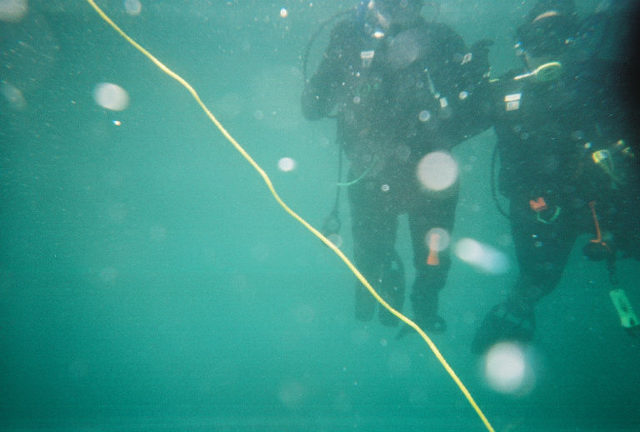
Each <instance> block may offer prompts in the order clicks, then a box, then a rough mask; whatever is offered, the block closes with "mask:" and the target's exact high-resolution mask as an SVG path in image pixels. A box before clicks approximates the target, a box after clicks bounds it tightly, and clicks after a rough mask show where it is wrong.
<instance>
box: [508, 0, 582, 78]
mask: <svg viewBox="0 0 640 432" xmlns="http://www.w3.org/2000/svg"><path fill="white" fill-rule="evenodd" d="M577 26H578V20H577V16H576V13H575V5H574V3H573V0H540V1H539V2H538V3H537V4H536V6H535V7H534V8H533V9H532V10H531V12H529V14H528V15H527V17H526V19H525V22H524V24H522V25H521V26H520V27H518V31H517V43H516V48H517V49H518V54H519V55H522V57H523V59H524V61H525V63H526V65H527V67H528V68H529V69H536V68H538V67H539V66H541V65H543V64H545V63H549V62H560V61H561V60H562V59H563V58H564V57H565V55H566V53H567V51H568V50H569V48H570V46H571V43H572V41H573V37H574V35H575V33H576V31H577Z"/></svg>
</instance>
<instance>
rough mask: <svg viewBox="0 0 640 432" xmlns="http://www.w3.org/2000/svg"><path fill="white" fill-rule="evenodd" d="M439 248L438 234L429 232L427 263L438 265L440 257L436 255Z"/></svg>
mask: <svg viewBox="0 0 640 432" xmlns="http://www.w3.org/2000/svg"><path fill="white" fill-rule="evenodd" d="M439 249H440V234H438V233H431V235H430V236H429V256H428V257H427V265H430V266H437V265H440V258H439V257H438V250H439Z"/></svg>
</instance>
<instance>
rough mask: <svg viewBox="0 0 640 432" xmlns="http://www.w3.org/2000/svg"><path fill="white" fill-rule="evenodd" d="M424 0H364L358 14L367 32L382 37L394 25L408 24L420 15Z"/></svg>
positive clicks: (359, 6)
mask: <svg viewBox="0 0 640 432" xmlns="http://www.w3.org/2000/svg"><path fill="white" fill-rule="evenodd" d="M423 5H424V1H423V0H368V1H367V0H362V1H361V2H360V4H359V5H358V8H357V12H356V15H357V17H358V19H359V20H361V21H362V22H363V24H364V26H365V29H366V30H367V33H369V34H371V35H372V36H373V37H376V38H382V37H384V34H385V32H386V31H387V30H388V29H389V28H390V27H391V26H393V25H401V26H403V25H408V24H411V23H413V22H414V21H416V20H417V19H418V18H419V17H420V10H421V9H422V6H423Z"/></svg>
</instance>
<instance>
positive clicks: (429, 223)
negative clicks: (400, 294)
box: [409, 185, 458, 331]
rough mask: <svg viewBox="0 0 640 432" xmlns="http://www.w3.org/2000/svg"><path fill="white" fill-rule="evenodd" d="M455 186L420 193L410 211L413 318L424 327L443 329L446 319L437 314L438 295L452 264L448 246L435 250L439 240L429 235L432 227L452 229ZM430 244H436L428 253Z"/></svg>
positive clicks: (447, 230)
mask: <svg viewBox="0 0 640 432" xmlns="http://www.w3.org/2000/svg"><path fill="white" fill-rule="evenodd" d="M457 202H458V186H457V185H456V186H454V187H452V188H451V189H450V190H448V191H446V192H443V193H440V194H437V195H434V196H429V195H421V196H420V197H419V202H417V203H416V205H414V206H412V207H411V209H410V210H409V228H410V230H411V241H412V245H413V257H414V261H413V265H414V267H415V270H416V278H415V280H414V282H413V287H412V292H411V303H412V306H413V313H414V318H415V320H416V322H417V323H418V325H420V326H421V327H423V328H424V329H425V330H430V331H444V330H445V328H446V325H445V321H444V320H443V319H442V318H441V317H440V316H439V315H438V297H439V293H440V291H441V290H442V288H444V286H445V284H446V282H447V275H448V273H449V268H450V267H451V258H450V256H449V252H448V249H444V250H441V251H438V250H437V249H439V248H437V244H434V243H438V239H437V238H432V236H433V235H437V234H434V233H433V231H431V230H432V229H434V228H438V229H442V230H444V231H445V232H447V233H451V231H452V230H453V223H454V219H455V211H456V205H457ZM430 243H431V245H432V246H436V248H435V250H433V251H431V257H429V254H430V249H429V246H430Z"/></svg>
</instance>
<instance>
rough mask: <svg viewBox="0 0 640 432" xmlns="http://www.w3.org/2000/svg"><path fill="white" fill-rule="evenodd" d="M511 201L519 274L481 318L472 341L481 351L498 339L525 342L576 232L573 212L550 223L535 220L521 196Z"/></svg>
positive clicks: (557, 276) (560, 274) (473, 345)
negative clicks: (502, 297) (508, 290)
mask: <svg viewBox="0 0 640 432" xmlns="http://www.w3.org/2000/svg"><path fill="white" fill-rule="evenodd" d="M514 201H515V200H512V205H511V232H512V236H513V242H514V246H515V251H516V258H517V261H518V265H519V270H520V276H519V278H518V280H517V281H516V283H515V285H514V287H513V288H512V290H511V293H510V294H509V296H508V298H507V299H506V300H505V301H504V302H503V303H500V304H498V305H496V306H494V307H493V308H492V309H491V311H490V312H489V313H488V314H487V316H486V317H485V318H484V320H483V322H482V324H481V325H480V328H479V329H478V331H477V333H476V335H475V338H474V340H473V344H472V351H473V352H476V353H482V352H484V351H486V350H487V349H489V348H490V347H491V346H492V345H494V344H495V343H497V342H499V341H504V340H513V341H520V342H528V341H530V340H531V339H532V338H533V335H534V332H535V315H534V308H535V305H536V304H537V302H538V301H539V300H540V299H541V298H543V297H544V296H546V295H547V294H549V293H550V292H551V291H553V290H554V289H555V287H556V286H557V285H558V283H559V282H560V278H561V276H562V272H563V270H564V267H565V266H566V264H567V260H568V258H569V254H570V253H571V249H572V247H573V244H574V242H575V239H576V237H577V235H578V231H579V228H578V223H577V220H575V218H574V217H572V215H570V214H568V213H564V214H561V215H560V217H559V218H558V219H557V220H556V221H554V222H552V223H549V224H544V223H541V222H539V221H537V220H536V218H535V213H534V212H533V211H532V210H531V209H530V208H529V206H528V204H527V203H526V202H523V201H522V200H520V201H519V202H516V203H514Z"/></svg>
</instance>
